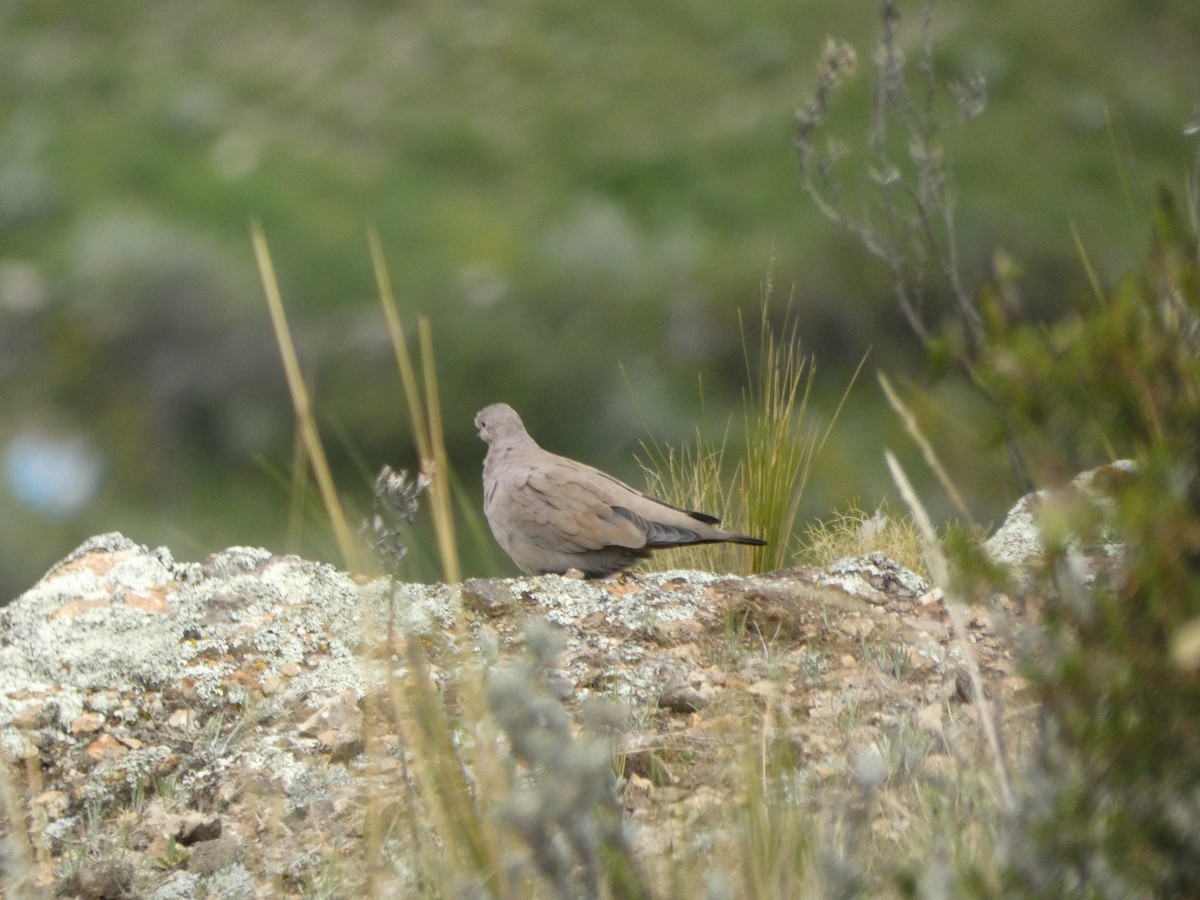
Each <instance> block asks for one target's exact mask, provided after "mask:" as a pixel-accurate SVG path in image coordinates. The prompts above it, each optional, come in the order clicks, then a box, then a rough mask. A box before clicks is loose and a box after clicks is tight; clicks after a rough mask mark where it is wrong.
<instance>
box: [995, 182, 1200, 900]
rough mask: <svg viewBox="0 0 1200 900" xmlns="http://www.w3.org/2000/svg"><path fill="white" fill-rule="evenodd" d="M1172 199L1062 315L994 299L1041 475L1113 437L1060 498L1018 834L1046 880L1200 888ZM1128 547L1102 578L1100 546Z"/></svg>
mask: <svg viewBox="0 0 1200 900" xmlns="http://www.w3.org/2000/svg"><path fill="white" fill-rule="evenodd" d="M1197 247H1198V245H1197V239H1196V235H1195V233H1194V231H1193V230H1192V228H1191V227H1189V226H1188V225H1187V224H1186V222H1185V221H1184V219H1183V218H1182V217H1181V216H1180V215H1179V213H1178V212H1177V210H1176V209H1175V207H1174V205H1173V203H1172V202H1171V200H1170V199H1169V198H1167V197H1164V198H1163V199H1162V201H1161V204H1160V206H1159V210H1158V215H1157V220H1156V227H1155V240H1154V244H1153V248H1152V251H1151V253H1150V257H1149V260H1148V263H1147V265H1146V266H1145V269H1144V271H1142V272H1140V273H1138V274H1137V275H1135V276H1133V277H1131V278H1129V279H1127V280H1126V281H1125V282H1124V283H1123V284H1121V285H1120V286H1119V287H1117V288H1116V289H1115V290H1113V291H1111V292H1109V293H1100V292H1097V293H1096V295H1095V296H1094V297H1091V298H1089V299H1088V300H1087V301H1085V302H1084V303H1082V304H1081V305H1080V308H1079V309H1078V310H1077V312H1076V313H1075V314H1074V315H1072V316H1070V317H1068V318H1067V319H1065V320H1064V321H1062V322H1060V323H1057V324H1055V325H1053V326H1051V327H1049V328H1042V327H1038V326H1033V325H1028V324H1020V325H1010V324H1008V323H1007V322H1006V321H1005V320H1004V317H1003V316H1001V315H999V314H998V312H997V310H998V309H999V304H997V303H995V302H991V299H994V297H995V296H998V295H999V294H1000V292H1001V291H1002V290H1003V288H1002V287H1001V288H1000V289H997V290H994V291H993V292H992V293H991V294H990V295H989V296H990V299H989V300H988V302H985V304H984V308H985V312H986V318H987V320H988V326H987V327H988V336H987V341H986V347H985V350H984V353H983V356H982V360H981V365H980V369H979V372H980V377H981V379H982V380H983V382H984V383H985V384H986V385H987V386H988V387H989V388H990V389H991V390H992V391H993V392H994V394H995V396H996V397H997V398H998V399H999V402H1000V403H1001V404H1002V405H1003V406H1004V408H1005V409H1006V410H1007V411H1008V412H1009V413H1010V415H1011V421H1012V423H1013V427H1014V430H1015V432H1016V434H1017V435H1018V437H1019V441H1020V443H1021V445H1022V447H1023V448H1024V449H1025V458H1026V459H1027V460H1030V461H1031V467H1035V473H1034V474H1035V475H1036V476H1037V477H1038V478H1039V480H1040V481H1041V482H1042V483H1048V484H1051V485H1053V484H1055V483H1061V481H1062V473H1063V472H1069V471H1073V470H1074V469H1075V468H1076V467H1078V466H1080V465H1081V464H1083V463H1085V462H1088V461H1092V462H1094V461H1095V457H1096V455H1098V454H1110V455H1116V456H1125V455H1128V456H1131V457H1132V458H1133V460H1134V462H1135V467H1134V468H1132V469H1126V468H1123V467H1108V468H1104V469H1101V470H1099V471H1098V472H1097V476H1096V477H1095V478H1094V479H1093V483H1094V487H1095V488H1096V490H1095V491H1092V492H1073V493H1070V494H1068V495H1066V496H1067V499H1066V500H1065V501H1063V502H1051V503H1047V504H1046V506H1045V511H1044V514H1043V516H1042V527H1043V536H1044V540H1045V542H1046V560H1045V570H1044V572H1043V576H1044V577H1043V578H1042V580H1041V581H1040V583H1039V585H1038V589H1039V593H1040V594H1043V595H1044V598H1045V601H1044V602H1045V604H1046V606H1045V625H1046V630H1045V633H1044V640H1043V641H1042V642H1041V643H1040V645H1039V646H1037V648H1036V650H1035V652H1034V653H1032V654H1031V655H1030V657H1029V660H1030V674H1031V677H1032V679H1033V682H1034V684H1035V686H1036V690H1037V693H1038V695H1039V696H1040V698H1041V700H1042V702H1043V704H1044V705H1045V709H1046V714H1047V716H1048V721H1049V727H1048V728H1047V730H1046V733H1045V735H1044V740H1043V744H1042V747H1041V753H1040V758H1039V760H1038V770H1037V773H1036V775H1035V782H1034V784H1033V786H1032V790H1031V791H1030V792H1029V794H1028V798H1027V800H1026V802H1025V805H1024V807H1023V810H1022V813H1021V815H1020V816H1019V817H1018V824H1017V826H1016V827H1015V829H1014V832H1013V835H1012V846H1011V847H1010V860H1009V866H1010V868H1009V872H1010V878H1011V887H1012V889H1014V890H1016V891H1019V892H1023V893H1025V894H1028V895H1030V896H1055V895H1062V894H1063V893H1065V892H1070V893H1073V894H1077V895H1083V896H1145V895H1154V896H1197V895H1198V894H1200V671H1198V667H1197V665H1196V661H1195V660H1194V659H1189V658H1187V657H1181V656H1180V655H1179V654H1174V655H1173V653H1172V651H1173V648H1174V647H1175V644H1176V642H1177V641H1178V639H1179V637H1180V635H1182V634H1184V633H1185V629H1187V628H1188V626H1189V625H1192V623H1194V622H1195V621H1196V620H1197V619H1198V618H1200V253H1198V249H1197ZM1106 541H1107V542H1110V546H1111V544H1112V542H1117V544H1118V546H1119V547H1120V548H1121V549H1120V550H1119V552H1118V553H1116V554H1115V559H1112V560H1110V561H1109V562H1110V564H1108V565H1101V566H1100V567H1099V569H1098V571H1096V572H1095V573H1094V577H1088V576H1087V575H1085V574H1083V571H1082V568H1081V565H1080V560H1081V559H1082V554H1083V552H1085V551H1087V550H1088V549H1089V548H1094V547H1096V546H1098V545H1100V544H1102V543H1103V542H1106Z"/></svg>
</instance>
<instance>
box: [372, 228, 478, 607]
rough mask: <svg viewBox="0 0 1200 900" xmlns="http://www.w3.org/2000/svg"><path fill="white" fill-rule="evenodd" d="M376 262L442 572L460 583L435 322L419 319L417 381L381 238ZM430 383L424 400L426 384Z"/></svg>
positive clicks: (448, 579)
mask: <svg viewBox="0 0 1200 900" xmlns="http://www.w3.org/2000/svg"><path fill="white" fill-rule="evenodd" d="M368 242H369V244H370V249H371V262H372V264H373V266H374V269H375V282H376V285H377V286H378V288H379V302H380V304H381V305H382V306H383V315H384V318H385V320H386V321H387V326H388V334H389V335H390V337H391V340H392V349H393V351H394V352H395V354H396V365H397V367H398V368H399V370H400V383H401V385H402V386H403V388H404V399H405V401H406V404H407V406H408V415H409V420H410V422H411V423H412V431H413V439H414V440H415V441H416V442H417V452H418V453H419V454H420V457H421V471H422V472H423V473H424V474H425V477H426V478H428V479H429V498H430V511H431V513H432V515H433V528H434V533H435V535H436V537H437V544H438V557H439V559H440V560H441V563H442V574H443V577H444V578H445V581H446V583H447V584H458V582H459V581H461V580H462V578H461V574H460V573H461V568H460V565H459V556H458V544H457V540H456V537H455V530H454V506H453V502H452V495H451V479H450V464H449V461H448V460H447V458H446V444H445V438H444V436H443V431H442V415H441V406H440V400H439V399H438V390H437V371H436V369H435V367H434V355H433V335H432V331H431V330H430V327H429V322H428V321H427V320H426V319H424V318H420V319H418V321H417V335H418V348H419V350H420V357H421V359H420V362H421V378H418V377H417V370H416V367H415V366H414V365H413V359H412V355H411V354H410V353H409V352H408V342H407V339H406V337H405V334H404V326H403V323H402V322H401V320H400V314H399V312H398V311H397V309H396V298H395V295H394V294H393V293H392V282H391V278H390V277H389V275H388V270H387V263H386V261H385V260H384V257H383V248H382V245H381V244H380V242H379V236H378V235H377V234H375V233H374V232H371V233H370V234H369V235H368ZM422 381H423V382H424V386H425V390H424V398H422V390H421V382H422Z"/></svg>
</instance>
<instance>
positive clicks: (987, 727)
mask: <svg viewBox="0 0 1200 900" xmlns="http://www.w3.org/2000/svg"><path fill="white" fill-rule="evenodd" d="M884 457H885V458H886V459H887V465H888V470H889V471H890V472H891V473H892V480H893V481H895V483H896V488H897V489H898V490H899V491H900V496H901V497H902V498H903V499H904V502H905V504H907V506H908V508H909V511H910V512H911V513H912V517H913V521H914V522H915V523H916V525H917V528H918V530H919V531H920V533H921V543H922V549H923V550H924V552H925V564H926V566H927V567H928V570H929V573H930V576H931V577H932V579H933V582H934V584H936V585H937V586H938V588H939V589H940V590H941V592H942V604H943V605H944V606H945V608H946V614H947V615H948V616H949V617H950V624H951V625H952V626H953V627H954V636H955V638H957V640H958V645H959V649H960V650H961V651H962V654H963V657H964V658H965V659H966V661H967V672H968V674H969V675H970V678H971V688H972V690H973V691H974V694H975V702H976V703H977V704H978V707H979V720H980V722H982V723H983V731H984V735H985V736H986V738H987V742H988V746H989V748H990V749H991V751H992V763H993V767H994V769H995V773H996V781H997V783H998V784H999V785H1000V794H1001V797H1002V798H1003V800H1004V803H1005V805H1009V806H1011V804H1012V800H1013V794H1012V788H1011V786H1010V782H1009V778H1008V767H1007V765H1006V763H1005V761H1004V751H1003V748H1002V747H1001V744H1000V733H999V730H998V729H997V727H996V716H995V711H994V710H993V708H992V704H991V701H990V700H988V697H987V694H986V693H985V692H984V690H983V676H982V675H981V674H980V671H979V660H978V659H977V658H976V656H975V651H974V649H973V648H972V647H971V640H970V637H969V636H968V634H967V624H966V619H965V617H964V615H963V604H962V601H961V600H959V599H958V597H957V596H956V595H955V594H954V593H953V592H952V591H951V587H950V566H949V564H948V563H947V561H946V555H945V554H944V553H943V552H942V547H941V544H940V543H939V542H938V539H937V534H936V533H935V532H934V529H933V522H932V521H930V518H929V513H928V512H926V510H925V506H924V504H922V503H921V501H920V498H918V497H917V493H916V491H914V490H913V486H912V484H911V483H910V482H909V480H908V476H907V475H905V474H904V469H903V468H901V466H900V462H899V461H898V460H897V459H896V457H895V456H893V455H892V453H891V451H890V450H889V451H884Z"/></svg>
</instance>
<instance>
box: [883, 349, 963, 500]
mask: <svg viewBox="0 0 1200 900" xmlns="http://www.w3.org/2000/svg"><path fill="white" fill-rule="evenodd" d="M879 385H880V387H882V388H883V393H884V396H886V397H887V401H888V403H889V404H890V405H891V407H892V409H893V410H895V411H896V415H898V416H899V417H900V421H901V422H903V423H904V430H905V431H907V432H908V436H909V437H911V438H912V439H913V441H914V442H915V443H916V445H917V447H919V448H920V450H921V456H923V457H924V458H925V463H926V465H928V466H929V468H930V469H931V470H932V471H933V474H934V476H935V477H936V478H937V480H938V484H940V485H941V486H942V488H943V489H944V490H945V491H946V493H947V494H949V495H950V500H951V502H952V503H953V504H954V508H955V509H957V510H958V512H959V515H961V516H962V517H963V521H966V522H969V521H971V514H970V513H969V512H967V503H966V501H965V500H963V497H962V494H960V493H959V492H958V488H957V487H955V485H954V482H953V481H952V480H951V479H950V476H949V475H948V474H947V473H946V469H945V468H944V467H943V466H942V461H941V459H939V458H938V455H937V451H936V450H934V449H933V444H931V443H930V442H929V440H928V439H927V438H926V437H925V432H923V431H922V430H921V426H920V425H918V424H917V417H916V416H914V415H913V414H912V410H910V409H909V408H908V407H907V406H906V405H905V404H904V401H903V400H901V399H900V395H899V394H897V393H896V391H895V389H894V388H893V387H892V383H891V382H890V381H889V380H888V377H887V376H886V375H884V374H883V373H882V372H880V373H879Z"/></svg>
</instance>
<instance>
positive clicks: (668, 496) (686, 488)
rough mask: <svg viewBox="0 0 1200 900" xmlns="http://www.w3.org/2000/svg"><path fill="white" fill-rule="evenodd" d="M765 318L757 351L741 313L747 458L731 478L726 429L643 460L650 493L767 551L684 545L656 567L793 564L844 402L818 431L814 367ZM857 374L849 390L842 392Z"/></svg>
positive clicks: (652, 449) (793, 340) (740, 568)
mask: <svg viewBox="0 0 1200 900" xmlns="http://www.w3.org/2000/svg"><path fill="white" fill-rule="evenodd" d="M768 297H769V291H768ZM769 313H770V310H769V304H768V303H767V302H766V301H764V302H763V304H762V306H761V308H760V312H759V330H758V340H757V346H755V347H751V346H750V344H749V343H748V340H747V336H746V328H745V323H744V322H742V320H741V318H740V315H739V323H740V325H741V328H742V347H743V353H744V356H745V359H746V368H747V372H746V375H747V387H746V389H745V392H744V404H743V406H744V413H743V419H742V431H741V439H742V440H741V445H742V446H743V447H744V448H745V452H744V455H743V456H742V458H741V459H739V460H738V461H737V463H736V464H735V465H733V468H732V472H731V473H730V474H727V473H728V472H729V466H728V463H727V458H726V450H727V447H728V443H729V433H728V429H726V433H725V436H724V437H723V439H722V441H721V442H720V443H719V444H717V443H715V442H713V441H710V440H708V439H706V438H705V437H704V436H703V434H702V433H701V431H700V429H697V431H696V437H695V439H694V440H693V441H692V442H691V443H689V444H686V445H684V446H683V447H681V448H673V447H671V448H663V447H660V446H658V445H656V444H651V445H648V446H647V447H646V458H645V459H644V460H643V461H642V469H643V471H644V472H645V475H646V485H647V490H648V491H649V492H650V493H652V494H656V495H657V496H660V497H662V498H663V499H664V500H666V501H667V502H668V503H673V504H675V505H677V506H682V507H685V508H688V509H702V510H705V511H708V512H712V513H713V514H715V515H716V516H718V517H719V518H720V519H721V520H722V522H723V527H725V528H729V529H732V530H734V531H744V532H746V533H748V534H752V535H754V536H756V537H761V538H762V539H763V540H765V541H766V542H767V546H765V547H744V546H739V545H730V544H709V545H702V546H699V547H688V548H683V549H680V550H676V551H674V552H673V553H671V554H664V555H663V557H662V560H663V561H662V562H661V563H659V565H663V566H672V567H687V568H695V569H702V570H705V571H710V572H729V571H735V572H743V573H746V572H766V571H770V570H773V569H780V568H784V567H785V566H788V565H790V564H791V563H792V562H793V560H794V558H795V555H796V550H797V535H796V530H797V529H796V523H797V518H798V516H799V514H800V504H801V501H802V500H803V498H804V491H805V488H806V487H807V484H808V477H809V474H810V472H811V470H812V465H813V462H814V460H815V459H816V458H817V456H818V455H819V454H820V452H821V448H822V447H823V446H824V445H825V441H826V440H827V439H828V438H829V435H830V432H831V431H832V430H833V425H834V423H835V422H836V421H837V417H838V413H839V412H840V411H841V404H839V405H838V408H837V410H835V412H834V414H833V416H832V417H831V419H830V421H829V423H828V424H827V425H825V426H824V427H823V428H822V427H821V426H820V424H819V423H814V422H813V421H812V419H811V418H810V417H809V398H810V396H811V393H812V387H813V379H814V377H815V372H816V370H815V366H814V363H813V361H812V359H811V358H809V357H806V356H804V355H803V353H802V352H801V349H800V340H799V332H798V330H797V325H796V323H795V321H794V320H793V321H792V322H791V324H790V325H788V326H785V330H784V331H783V333H780V332H778V331H776V329H775V327H774V326H772V324H771V319H770V315H769ZM755 361H757V372H756V371H755ZM856 377H857V372H856V373H855V378H856ZM855 378H851V380H850V383H849V384H848V385H847V387H846V394H848V393H849V390H850V387H852V386H853V384H854V380H855ZM846 394H843V396H842V402H843V403H844V402H845V398H846Z"/></svg>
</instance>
